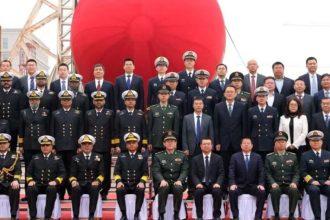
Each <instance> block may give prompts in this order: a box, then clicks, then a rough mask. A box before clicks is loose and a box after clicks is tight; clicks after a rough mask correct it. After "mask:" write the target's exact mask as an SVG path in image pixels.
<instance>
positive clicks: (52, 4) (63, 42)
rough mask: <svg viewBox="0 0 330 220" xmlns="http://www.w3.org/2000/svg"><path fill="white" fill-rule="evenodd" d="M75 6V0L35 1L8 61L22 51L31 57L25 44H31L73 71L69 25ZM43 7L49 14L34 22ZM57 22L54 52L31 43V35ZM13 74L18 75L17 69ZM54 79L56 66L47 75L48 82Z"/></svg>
mask: <svg viewBox="0 0 330 220" xmlns="http://www.w3.org/2000/svg"><path fill="white" fill-rule="evenodd" d="M76 5H77V0H37V2H36V3H35V5H34V7H33V9H32V11H31V13H30V15H29V17H28V19H27V20H26V22H25V25H24V27H23V28H22V31H21V33H20V34H19V36H18V37H17V40H16V42H15V44H14V46H13V47H12V49H11V50H10V53H9V60H13V59H14V58H15V57H17V56H18V54H19V51H20V50H21V49H22V50H23V51H24V52H25V54H26V55H27V56H28V57H31V54H30V51H29V49H28V48H27V44H28V43H30V44H33V45H34V46H35V47H36V48H38V49H40V50H42V51H44V52H45V53H46V54H47V55H48V56H49V57H51V58H53V59H55V60H56V62H55V63H56V64H58V63H61V62H63V63H66V64H68V65H69V66H70V68H71V70H74V69H75V68H74V63H73V59H72V54H71V46H70V37H71V23H72V18H73V13H74V9H75V7H76ZM43 6H47V7H48V8H50V9H51V12H50V13H48V14H47V15H46V16H44V17H43V18H41V19H40V20H38V21H37V22H35V20H36V18H37V16H38V15H39V13H40V10H41V8H42V7H43ZM54 20H57V27H58V29H57V40H56V41H57V42H56V44H57V50H56V52H52V51H50V50H49V49H48V48H46V47H43V46H42V45H37V44H35V43H34V42H33V40H32V37H31V34H32V33H34V32H35V31H37V30H38V29H40V28H42V27H43V26H45V25H47V24H49V23H50V22H52V21H54ZM13 72H15V73H16V74H18V75H19V71H18V70H17V69H13ZM55 77H56V65H55V66H54V67H53V68H52V70H51V72H50V73H49V79H50V80H49V82H50V81H52V80H53V79H54V78H55Z"/></svg>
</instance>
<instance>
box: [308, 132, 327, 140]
mask: <svg viewBox="0 0 330 220" xmlns="http://www.w3.org/2000/svg"><path fill="white" fill-rule="evenodd" d="M323 137H324V133H323V132H322V131H319V130H313V131H310V132H309V133H308V134H307V138H308V140H311V141H318V140H322V139H323Z"/></svg>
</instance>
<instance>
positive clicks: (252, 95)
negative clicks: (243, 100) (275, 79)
mask: <svg viewBox="0 0 330 220" xmlns="http://www.w3.org/2000/svg"><path fill="white" fill-rule="evenodd" d="M255 90H256V76H255V75H251V97H252V98H253V97H254V92H255Z"/></svg>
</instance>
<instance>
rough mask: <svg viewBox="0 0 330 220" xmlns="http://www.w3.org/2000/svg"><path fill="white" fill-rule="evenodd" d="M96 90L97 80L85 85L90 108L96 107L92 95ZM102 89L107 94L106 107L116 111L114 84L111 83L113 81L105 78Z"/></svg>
mask: <svg viewBox="0 0 330 220" xmlns="http://www.w3.org/2000/svg"><path fill="white" fill-rule="evenodd" d="M95 91H97V89H96V84H95V80H93V81H90V82H88V83H87V84H86V85H85V94H86V95H87V97H88V99H89V104H90V108H93V107H94V105H93V98H92V97H91V94H92V93H93V92H95ZM100 91H102V92H105V93H106V94H107V97H106V98H105V106H104V108H107V109H111V110H112V111H114V110H115V91H114V86H113V85H112V84H111V82H109V81H106V80H103V83H102V86H101V90H100Z"/></svg>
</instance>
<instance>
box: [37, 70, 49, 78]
mask: <svg viewBox="0 0 330 220" xmlns="http://www.w3.org/2000/svg"><path fill="white" fill-rule="evenodd" d="M36 79H47V74H46V73H45V72H44V71H40V72H39V73H37V75H36Z"/></svg>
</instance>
